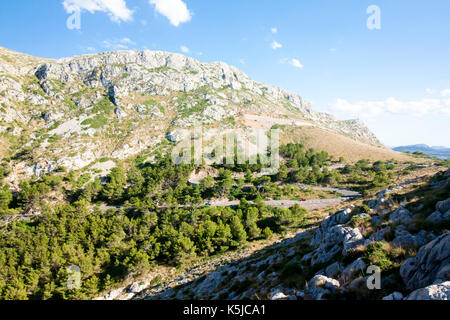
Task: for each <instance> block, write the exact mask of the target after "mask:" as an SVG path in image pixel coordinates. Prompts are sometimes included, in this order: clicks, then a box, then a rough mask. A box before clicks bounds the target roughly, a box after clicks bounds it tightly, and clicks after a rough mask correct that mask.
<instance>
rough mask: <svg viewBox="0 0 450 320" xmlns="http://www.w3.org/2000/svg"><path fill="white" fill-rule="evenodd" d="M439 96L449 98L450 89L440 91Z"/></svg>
mask: <svg viewBox="0 0 450 320" xmlns="http://www.w3.org/2000/svg"><path fill="white" fill-rule="evenodd" d="M441 96H443V97H447V96H450V89H444V90H442V91H441Z"/></svg>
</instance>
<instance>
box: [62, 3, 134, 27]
mask: <svg viewBox="0 0 450 320" xmlns="http://www.w3.org/2000/svg"><path fill="white" fill-rule="evenodd" d="M63 6H64V9H66V12H67V13H73V12H74V11H76V10H87V11H89V12H90V13H95V12H96V11H100V12H106V13H107V14H108V15H109V17H110V18H111V20H112V21H114V22H120V21H131V20H133V11H132V10H130V9H128V7H127V4H126V2H125V0H64V1H63Z"/></svg>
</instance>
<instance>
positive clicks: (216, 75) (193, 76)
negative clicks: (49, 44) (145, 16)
mask: <svg viewBox="0 0 450 320" xmlns="http://www.w3.org/2000/svg"><path fill="white" fill-rule="evenodd" d="M35 75H36V77H37V78H38V79H39V80H40V81H41V84H42V86H43V88H44V90H45V91H46V92H47V93H48V94H49V95H53V94H54V92H53V91H52V90H51V89H52V88H51V87H50V83H49V81H48V80H50V79H54V80H57V81H61V82H63V83H67V84H70V85H72V84H75V83H80V82H81V83H84V84H85V85H87V86H89V87H92V88H98V87H105V88H107V89H108V90H109V95H110V97H111V100H112V101H113V102H114V103H115V104H116V106H117V105H119V104H120V100H121V98H122V97H125V96H127V95H128V93H129V92H136V93H141V94H148V95H169V94H170V93H172V92H174V91H182V92H189V91H193V90H196V89H198V88H201V87H205V86H206V87H211V88H215V89H219V88H224V87H225V88H231V89H232V90H233V91H235V92H238V91H241V90H243V89H245V90H247V93H248V94H249V95H250V99H251V100H253V97H254V96H261V95H264V97H265V98H266V99H267V100H268V101H270V102H271V103H274V104H278V105H282V104H289V105H291V106H292V107H293V108H296V109H298V110H299V111H301V112H302V113H303V114H304V117H305V118H306V119H310V120H312V121H314V122H316V123H317V124H319V125H320V126H324V127H326V128H329V129H332V130H334V131H337V132H339V133H341V134H344V135H346V136H349V137H351V138H353V139H355V140H359V141H364V142H366V143H368V144H371V145H377V146H380V145H381V143H380V142H379V140H378V139H377V138H376V137H375V135H374V134H373V133H372V132H370V130H369V129H368V128H367V127H366V126H365V125H364V123H362V122H361V121H360V120H348V121H340V120H338V119H336V118H334V117H333V116H331V115H329V114H326V113H320V112H316V111H314V110H313V109H312V107H311V104H310V103H308V102H306V101H304V100H303V99H302V97H300V96H298V95H296V94H293V93H291V92H288V91H286V90H284V89H281V88H277V87H274V86H270V85H266V84H263V83H259V82H256V81H253V80H251V79H250V78H249V77H248V76H247V75H246V74H244V73H243V72H242V71H240V70H238V69H237V68H235V67H232V66H229V65H227V64H225V63H223V62H215V63H202V62H200V61H198V60H195V59H193V58H190V57H185V56H183V55H181V54H176V53H168V52H161V51H149V50H145V51H119V52H108V53H104V54H98V55H86V56H81V57H73V58H64V59H60V60H57V61H52V62H47V63H45V64H43V65H41V66H39V67H38V68H37V69H36V72H35ZM230 101H232V102H234V103H236V102H238V101H240V100H239V98H238V96H237V95H236V94H234V95H232V97H230ZM207 112H209V111H207Z"/></svg>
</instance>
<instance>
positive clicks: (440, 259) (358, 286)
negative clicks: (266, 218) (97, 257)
mask: <svg viewBox="0 0 450 320" xmlns="http://www.w3.org/2000/svg"><path fill="white" fill-rule="evenodd" d="M449 196H450V169H449V170H448V171H446V172H445V173H444V172H441V173H439V174H437V175H435V176H434V177H431V179H428V180H427V179H425V180H423V179H415V180H412V181H408V182H405V183H403V184H401V185H397V186H396V187H394V188H389V189H385V190H382V191H380V192H379V193H378V194H377V195H376V197H375V198H373V199H370V200H367V199H366V200H365V201H364V202H363V203H356V205H355V204H352V205H350V206H348V207H347V208H345V209H342V210H340V211H338V212H336V213H335V214H332V215H330V216H328V217H327V218H325V219H324V220H323V221H322V222H321V223H320V225H319V226H317V227H316V228H311V229H308V230H305V231H302V232H300V233H298V234H297V235H296V236H295V237H293V238H290V239H288V240H285V241H282V242H280V243H276V244H274V245H273V246H271V247H268V248H265V249H263V250H261V251H258V252H256V253H253V254H248V252H247V253H246V252H240V253H238V254H237V255H238V256H239V255H240V257H241V258H240V259H238V260H234V261H233V259H228V260H227V259H218V260H217V261H212V262H210V263H208V264H207V265H205V266H202V267H199V268H196V269H193V270H191V271H190V272H188V273H187V274H185V275H183V276H180V277H178V278H176V279H173V280H172V281H169V282H165V283H163V284H157V285H155V284H153V285H152V281H141V282H136V283H134V284H132V285H130V286H128V287H124V288H120V289H117V290H115V291H113V292H110V293H109V294H108V295H106V296H104V297H101V298H100V299H152V300H153V299H213V300H214V299H232V300H241V299H272V300H325V299H346V300H347V299H383V300H448V299H449V298H450V232H449V231H448V227H449V224H450V197H449ZM430 211H431V213H430ZM230 261H231V262H230ZM369 266H372V267H370V268H369ZM373 266H376V267H377V268H379V269H378V271H381V274H380V278H379V280H380V283H379V287H376V286H375V288H373V287H372V288H373V289H369V287H370V285H368V283H372V284H375V285H376V281H375V282H374V281H373V279H374V277H371V276H372V275H373V274H372V272H373V271H371V270H370V269H371V268H373ZM377 268H375V269H377ZM154 276H155V275H154Z"/></svg>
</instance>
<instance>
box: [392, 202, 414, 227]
mask: <svg viewBox="0 0 450 320" xmlns="http://www.w3.org/2000/svg"><path fill="white" fill-rule="evenodd" d="M389 220H390V221H391V222H392V223H403V224H410V223H411V222H412V220H413V215H412V213H411V212H410V211H409V210H408V209H406V208H405V207H403V206H400V207H399V208H398V209H397V210H395V211H394V212H392V213H391V214H390V215H389Z"/></svg>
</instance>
